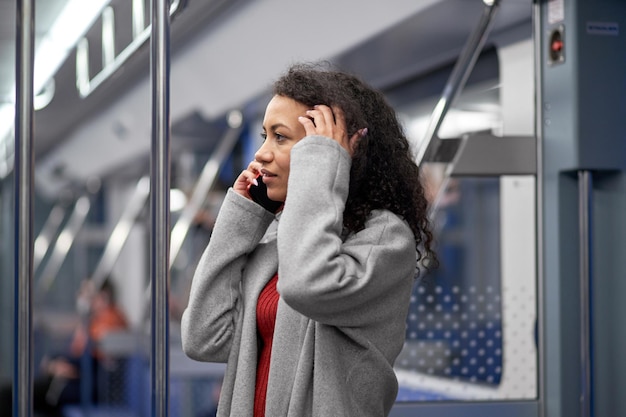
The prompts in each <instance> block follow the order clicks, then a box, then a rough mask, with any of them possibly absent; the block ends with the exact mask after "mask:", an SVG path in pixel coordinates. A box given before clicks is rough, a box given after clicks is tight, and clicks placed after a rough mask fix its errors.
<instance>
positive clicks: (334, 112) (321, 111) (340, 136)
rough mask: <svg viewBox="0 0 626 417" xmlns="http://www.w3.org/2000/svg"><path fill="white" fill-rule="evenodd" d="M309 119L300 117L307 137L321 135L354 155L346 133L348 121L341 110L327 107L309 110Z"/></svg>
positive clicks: (307, 114) (316, 107) (322, 106)
mask: <svg viewBox="0 0 626 417" xmlns="http://www.w3.org/2000/svg"><path fill="white" fill-rule="evenodd" d="M306 116H307V117H300V118H299V120H300V123H302V125H303V126H304V130H305V132H306V134H307V135H321V136H326V137H328V138H331V139H334V140H335V141H337V143H339V144H340V145H341V146H342V147H343V148H344V149H346V150H347V151H348V153H350V154H351V155H352V147H351V146H350V143H351V141H352V139H351V138H349V137H348V134H347V133H346V121H345V117H344V114H343V111H342V110H341V108H339V107H337V106H333V107H332V108H331V107H329V106H325V105H318V106H314V107H313V109H310V110H307V112H306Z"/></svg>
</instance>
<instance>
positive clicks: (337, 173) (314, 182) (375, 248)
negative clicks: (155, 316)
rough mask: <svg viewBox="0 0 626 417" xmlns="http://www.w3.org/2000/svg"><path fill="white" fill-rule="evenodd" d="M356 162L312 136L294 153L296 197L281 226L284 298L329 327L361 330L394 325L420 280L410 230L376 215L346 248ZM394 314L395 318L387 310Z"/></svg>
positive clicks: (291, 194) (399, 221)
mask: <svg viewBox="0 0 626 417" xmlns="http://www.w3.org/2000/svg"><path fill="white" fill-rule="evenodd" d="M350 165H351V161H350V157H349V155H348V153H347V152H346V151H345V150H343V148H341V147H340V146H339V145H338V144H337V142H335V141H333V140H331V139H328V138H325V137H321V136H311V137H307V138H304V139H303V140H302V141H300V142H299V143H298V144H296V145H295V146H294V147H293V148H292V151H291V168H290V169H291V171H290V176H289V185H288V190H289V191H288V195H287V200H286V202H285V207H284V210H283V213H282V217H281V220H280V223H279V226H278V237H277V239H278V257H279V273H278V274H279V280H278V291H279V293H280V295H281V297H282V298H283V299H284V300H285V302H286V303H287V304H288V305H289V306H290V307H291V308H293V309H294V310H297V311H299V312H300V313H301V314H303V315H305V316H307V317H310V318H311V319H313V320H316V321H318V322H321V323H325V324H329V325H334V326H361V325H367V324H371V323H373V322H381V321H384V320H386V318H387V316H386V314H388V313H390V311H391V310H393V308H390V307H389V305H390V303H391V304H393V300H394V299H395V298H397V302H399V303H403V302H404V299H405V298H406V297H407V296H406V294H404V293H405V292H406V288H407V283H408V282H410V281H412V280H413V277H414V276H415V273H416V251H415V240H414V238H413V233H412V231H411V229H410V228H409V226H408V224H407V223H406V222H405V221H403V220H402V219H401V218H400V217H398V216H397V215H395V214H393V213H391V212H389V211H386V210H374V211H373V212H372V214H371V216H370V217H369V219H368V221H367V222H366V225H365V229H364V230H361V231H359V232H358V233H356V234H353V235H351V236H350V237H348V238H347V239H346V240H345V241H342V238H341V232H342V228H343V211H344V208H345V201H346V199H347V196H348V187H349V175H350ZM386 310H387V311H386Z"/></svg>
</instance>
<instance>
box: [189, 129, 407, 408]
mask: <svg viewBox="0 0 626 417" xmlns="http://www.w3.org/2000/svg"><path fill="white" fill-rule="evenodd" d="M350 165H351V160H350V157H349V155H348V153H347V152H346V151H345V150H344V149H343V148H341V147H340V146H339V145H338V144H337V142H335V141H333V140H331V139H329V138H325V137H322V136H309V137H306V138H304V139H302V140H301V141H300V142H298V143H297V144H296V145H295V146H294V147H293V148H292V150H291V165H290V166H291V168H290V175H289V184H288V190H289V195H288V196H287V200H286V202H285V206H284V209H283V211H282V213H281V215H280V221H277V219H276V218H275V216H274V215H273V214H272V213H270V212H268V211H266V210H265V209H263V208H262V207H261V206H259V205H257V204H256V203H254V202H252V201H250V200H248V199H246V198H244V197H242V196H240V195H239V194H237V193H235V192H234V191H232V190H229V192H228V194H227V197H226V199H225V201H224V203H223V206H222V208H221V210H220V213H219V215H218V219H217V221H216V224H215V228H214V231H213V234H212V236H211V240H210V243H209V245H208V247H207V248H206V250H205V252H204V254H203V255H202V258H201V260H200V262H199V264H198V267H197V269H196V272H195V275H194V278H193V282H192V286H191V293H190V299H189V304H188V306H187V308H186V310H185V312H184V314H183V317H182V343H183V350H184V351H185V353H186V354H187V355H188V356H189V357H191V358H193V359H195V360H199V361H209V362H227V363H228V364H227V368H226V373H225V376H224V381H223V385H222V391H221V396H220V400H219V407H218V416H219V417H226V416H233V417H248V416H252V414H253V411H252V410H253V402H254V388H255V375H256V367H257V329H256V302H257V298H258V296H259V293H260V292H261V290H262V289H263V287H264V286H265V284H266V283H267V282H268V281H269V279H270V278H271V277H272V276H273V274H274V273H276V271H278V277H279V278H278V285H277V289H278V292H279V294H280V300H279V303H278V312H277V317H276V327H275V331H274V340H273V347H272V354H271V365H270V373H269V380H268V389H267V406H266V414H265V415H266V416H267V417H281V416H289V417H308V416H311V417H368V416H371V417H374V416H376V417H381V416H386V415H388V413H389V411H390V409H391V407H392V405H393V403H394V401H395V398H396V395H397V390H398V383H397V379H396V377H395V373H394V371H393V363H394V360H395V359H396V357H397V356H398V354H399V353H400V350H401V349H402V346H403V343H404V339H405V329H406V316H407V313H408V308H409V299H410V294H411V288H412V286H413V283H414V276H415V272H416V253H415V241H414V238H413V233H412V232H411V230H410V228H409V226H408V224H407V223H406V222H405V221H403V220H402V219H401V218H399V217H398V216H397V215H395V214H393V213H391V212H389V211H383V210H376V211H374V212H372V214H371V216H370V218H369V219H368V221H367V223H366V227H365V229H364V230H362V231H360V232H358V233H356V234H351V235H349V236H347V237H345V236H344V237H342V221H343V217H342V216H343V210H344V206H345V201H346V198H347V195H348V185H349V172H350Z"/></svg>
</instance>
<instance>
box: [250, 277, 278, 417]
mask: <svg viewBox="0 0 626 417" xmlns="http://www.w3.org/2000/svg"><path fill="white" fill-rule="evenodd" d="M277 282H278V274H276V275H274V276H273V277H272V279H271V280H270V282H268V283H267V285H266V286H265V288H263V291H261V294H259V300H258V302H257V305H256V322H257V329H258V332H259V361H258V363H257V368H256V385H255V389H254V417H265V397H266V394H267V378H268V376H269V372H270V356H271V354H272V339H273V338H274V325H275V323H276V311H277V310H278V298H279V295H278V291H276V283H277Z"/></svg>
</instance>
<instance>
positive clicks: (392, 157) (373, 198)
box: [273, 63, 437, 267]
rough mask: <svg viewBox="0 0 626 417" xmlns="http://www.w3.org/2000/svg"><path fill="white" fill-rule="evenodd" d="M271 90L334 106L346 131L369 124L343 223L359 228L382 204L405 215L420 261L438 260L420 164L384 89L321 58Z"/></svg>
mask: <svg viewBox="0 0 626 417" xmlns="http://www.w3.org/2000/svg"><path fill="white" fill-rule="evenodd" d="M273 93H274V94H276V95H279V96H284V97H289V98H291V99H294V100H295V101H298V102H300V103H302V104H304V105H306V106H311V107H312V106H314V105H318V104H324V105H327V106H331V107H334V106H337V107H339V108H340V109H341V110H342V111H343V113H344V117H345V120H346V128H347V131H348V136H352V135H353V134H354V133H355V132H357V131H358V130H359V129H362V128H367V134H366V135H365V136H364V137H362V138H361V139H360V140H359V141H358V143H357V147H356V149H355V151H354V155H353V157H352V168H351V171H350V188H349V193H348V199H347V201H346V207H345V211H344V219H343V222H344V227H345V228H346V229H347V230H348V231H350V232H358V231H360V230H362V229H363V228H364V227H365V221H366V220H367V218H368V216H369V215H370V213H371V211H372V210H375V209H386V210H389V211H391V212H393V213H395V214H397V215H399V216H401V217H402V218H404V219H405V220H406V221H407V222H408V224H409V226H410V227H411V230H412V231H413V234H414V236H415V244H416V249H417V253H418V261H426V262H422V263H425V264H426V266H427V267H429V266H431V267H432V266H435V265H436V264H437V257H436V254H435V253H434V251H433V249H432V245H433V236H432V232H431V230H430V222H429V219H428V202H427V200H426V197H425V195H424V188H423V186H422V183H421V179H420V171H419V168H418V166H417V165H416V164H415V162H414V161H413V159H412V156H411V152H410V149H409V142H408V140H407V138H406V136H405V134H404V131H403V128H402V126H401V124H400V122H399V121H398V118H397V116H396V112H395V111H394V109H393V108H392V107H391V106H390V105H389V104H388V103H387V100H386V99H385V97H384V96H383V94H382V93H381V92H379V91H377V90H375V89H373V88H371V87H370V86H368V85H366V84H365V83H364V82H363V81H361V80H360V79H359V78H358V77H357V76H355V75H352V74H348V73H346V72H342V71H336V70H333V69H331V68H330V65H329V64H327V63H325V64H322V63H316V64H296V65H293V66H292V67H291V68H289V69H288V71H287V72H286V73H285V74H284V75H283V76H282V77H280V78H279V79H278V80H277V81H276V82H275V84H274V89H273Z"/></svg>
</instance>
